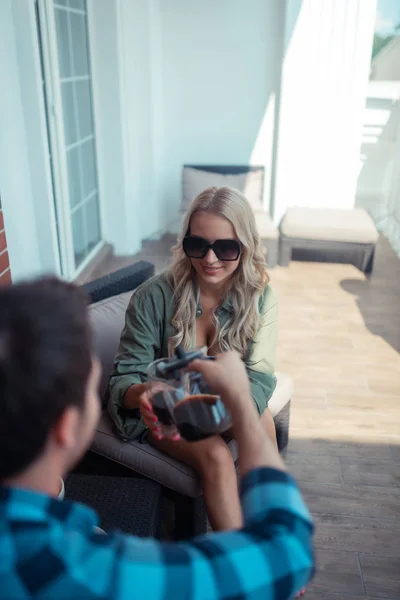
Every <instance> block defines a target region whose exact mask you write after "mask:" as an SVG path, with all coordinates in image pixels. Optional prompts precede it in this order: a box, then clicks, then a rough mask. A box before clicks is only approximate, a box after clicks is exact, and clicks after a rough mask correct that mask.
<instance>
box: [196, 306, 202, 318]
mask: <svg viewBox="0 0 400 600" xmlns="http://www.w3.org/2000/svg"><path fill="white" fill-rule="evenodd" d="M202 314H203V313H202V310H201V308H198V309H197V310H196V317H201V315H202Z"/></svg>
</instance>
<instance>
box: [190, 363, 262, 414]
mask: <svg viewBox="0 0 400 600" xmlns="http://www.w3.org/2000/svg"><path fill="white" fill-rule="evenodd" d="M189 369H190V370H192V371H198V372H199V373H201V374H202V375H203V377H204V379H205V380H206V381H207V383H208V385H209V386H210V388H211V389H212V390H213V392H215V393H216V394H220V396H221V397H222V400H223V401H224V403H225V404H226V406H227V408H229V409H230V410H231V412H235V411H236V410H237V409H241V408H243V407H244V406H247V407H248V406H249V405H251V404H252V402H251V392H250V383H249V378H248V377H247V373H246V368H245V366H244V364H243V361H242V359H241V358H240V355H239V354H238V353H237V352H225V353H224V354H219V355H218V356H216V357H215V360H201V359H199V360H194V361H193V362H192V363H190V365H189Z"/></svg>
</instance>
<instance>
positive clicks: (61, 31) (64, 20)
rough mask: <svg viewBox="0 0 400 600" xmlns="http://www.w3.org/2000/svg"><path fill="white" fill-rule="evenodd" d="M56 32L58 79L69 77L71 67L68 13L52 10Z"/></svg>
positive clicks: (56, 9)
mask: <svg viewBox="0 0 400 600" xmlns="http://www.w3.org/2000/svg"><path fill="white" fill-rule="evenodd" d="M54 13H55V19H56V30H57V49H58V62H59V64H60V77H71V75H72V65H71V58H70V51H69V42H68V12H67V11H66V10H62V9H58V8H55V9H54Z"/></svg>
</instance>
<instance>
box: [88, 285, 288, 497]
mask: <svg viewBox="0 0 400 600" xmlns="http://www.w3.org/2000/svg"><path fill="white" fill-rule="evenodd" d="M131 296H132V293H131V292H128V293H125V294H121V295H119V296H113V297H112V298H107V299H106V300H102V301H101V302H98V303H96V304H92V305H90V306H89V317H90V321H91V324H92V328H93V336H94V352H95V353H96V355H97V356H98V357H99V358H100V361H101V363H102V369H103V374H102V380H101V384H100V385H101V392H102V393H104V391H105V389H106V388H107V381H108V376H109V374H110V373H111V371H112V368H113V361H114V356H115V352H116V350H117V347H118V343H119V338H120V334H121V330H122V328H123V326H124V320H125V311H126V308H127V306H128V303H129V299H130V297H131ZM292 391H293V384H292V380H291V378H290V377H289V376H288V375H284V374H281V373H277V386H276V390H275V392H274V394H273V396H272V398H271V400H270V403H269V407H270V410H271V412H272V415H273V416H275V415H276V414H278V413H279V412H280V411H281V410H282V408H283V407H284V406H285V405H286V404H287V402H288V401H289V400H290V398H291V396H292ZM228 447H229V450H230V451H231V453H232V456H233V459H234V460H236V459H237V446H236V442H235V441H234V440H232V441H231V442H229V444H228ZM92 450H93V451H94V452H97V453H98V454H101V455H103V456H105V457H107V458H110V459H111V460H114V461H116V462H118V463H120V464H122V465H125V466H127V467H129V468H131V469H133V470H134V471H137V472H138V473H141V474H142V475H145V476H146V477H150V478H151V479H155V480H156V481H159V482H160V483H161V484H162V485H165V486H166V487H169V488H171V489H173V490H176V491H178V492H180V493H182V494H184V495H186V496H191V497H197V496H199V495H200V494H201V486H200V481H199V478H198V476H197V475H196V473H195V472H194V471H193V469H192V468H190V467H187V466H186V465H184V464H183V463H181V462H179V461H177V460H175V459H173V458H171V457H170V456H168V455H166V454H164V453H163V452H161V451H159V450H156V449H155V448H153V447H152V446H150V445H149V444H141V443H140V442H138V441H137V440H135V441H131V442H123V441H121V440H120V439H119V438H117V437H116V435H115V434H114V433H113V430H112V423H111V419H110V418H109V416H108V414H107V412H106V411H104V412H103V414H102V417H101V420H100V423H99V425H98V427H97V431H96V434H95V439H94V441H93V445H92Z"/></svg>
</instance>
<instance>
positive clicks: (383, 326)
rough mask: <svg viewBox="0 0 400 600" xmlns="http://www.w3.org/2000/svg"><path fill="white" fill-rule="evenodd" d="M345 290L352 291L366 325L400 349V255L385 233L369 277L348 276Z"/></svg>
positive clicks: (343, 283) (344, 285) (343, 287)
mask: <svg viewBox="0 0 400 600" xmlns="http://www.w3.org/2000/svg"><path fill="white" fill-rule="evenodd" d="M340 285H341V287H342V289H343V290H344V291H346V292H348V293H349V294H352V295H353V296H354V297H355V298H356V301H357V305H358V308H359V310H360V313H361V315H362V317H363V319H364V322H365V325H366V326H367V327H368V329H369V331H370V332H371V333H372V334H373V335H378V336H380V337H382V338H383V339H385V340H386V341H387V342H388V344H390V345H391V346H392V347H393V348H394V349H395V350H396V351H397V352H400V258H399V257H398V256H397V255H396V254H395V252H394V251H393V250H392V248H391V246H390V245H389V243H388V241H387V240H386V239H385V238H384V237H383V236H381V238H380V239H379V243H378V246H377V252H376V259H375V266H374V270H373V273H372V275H371V277H370V278H369V279H344V280H343V281H341V283H340Z"/></svg>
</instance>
